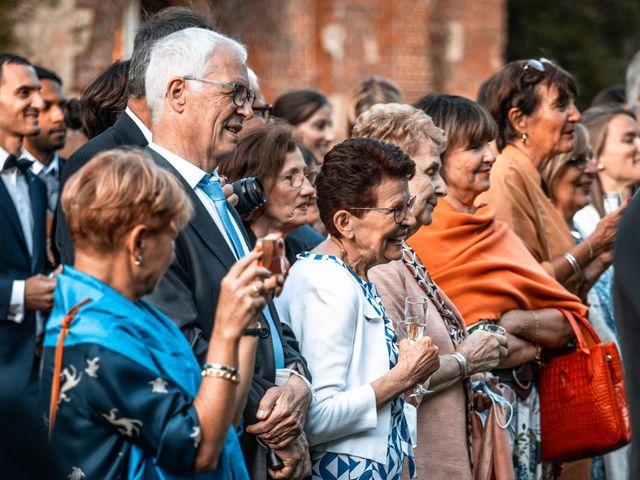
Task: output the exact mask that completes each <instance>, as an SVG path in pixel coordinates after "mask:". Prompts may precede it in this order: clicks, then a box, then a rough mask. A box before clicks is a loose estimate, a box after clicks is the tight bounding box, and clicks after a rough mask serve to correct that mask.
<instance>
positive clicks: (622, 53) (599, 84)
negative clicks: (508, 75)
mask: <svg viewBox="0 0 640 480" xmlns="http://www.w3.org/2000/svg"><path fill="white" fill-rule="evenodd" d="M508 5H509V26H508V29H509V36H508V46H507V54H506V56H507V58H506V59H507V61H511V60H517V59H520V58H537V57H547V58H549V59H551V60H554V61H556V62H557V63H559V64H560V65H562V66H563V67H564V68H565V69H567V70H568V71H570V72H571V73H573V74H574V75H575V76H576V78H577V80H578V83H579V85H580V95H579V97H578V105H579V107H580V108H581V109H583V108H586V107H588V105H589V103H590V101H591V99H592V98H593V97H594V95H595V94H596V93H598V92H599V91H600V90H602V89H603V88H606V87H609V86H611V85H615V84H624V76H625V70H626V68H627V65H628V63H629V61H630V60H631V57H632V56H633V54H634V53H635V52H636V51H638V50H640V1H638V0H535V1H533V0H509V1H508Z"/></svg>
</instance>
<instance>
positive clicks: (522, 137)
mask: <svg viewBox="0 0 640 480" xmlns="http://www.w3.org/2000/svg"><path fill="white" fill-rule="evenodd" d="M527 138H529V135H527V134H526V133H523V134H522V135H520V141H521V142H522V144H523V145H526V144H527Z"/></svg>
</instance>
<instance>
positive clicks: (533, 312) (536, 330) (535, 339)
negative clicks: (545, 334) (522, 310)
mask: <svg viewBox="0 0 640 480" xmlns="http://www.w3.org/2000/svg"><path fill="white" fill-rule="evenodd" d="M531 315H532V316H533V320H534V321H535V322H536V329H535V331H534V333H533V338H532V339H531V341H532V342H534V343H535V342H537V341H538V329H539V327H540V319H539V318H538V316H537V315H536V312H535V311H533V310H531Z"/></svg>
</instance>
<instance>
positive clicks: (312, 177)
mask: <svg viewBox="0 0 640 480" xmlns="http://www.w3.org/2000/svg"><path fill="white" fill-rule="evenodd" d="M317 177H318V172H316V171H315V170H309V171H307V172H296V173H292V174H291V175H287V176H286V177H284V179H285V180H287V181H288V182H289V185H290V186H291V188H300V187H302V184H303V183H304V179H305V178H306V179H307V180H309V183H310V184H311V186H312V187H315V185H316V178H317Z"/></svg>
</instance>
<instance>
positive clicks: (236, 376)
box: [202, 366, 240, 385]
mask: <svg viewBox="0 0 640 480" xmlns="http://www.w3.org/2000/svg"><path fill="white" fill-rule="evenodd" d="M202 376H203V377H214V378H222V379H223V380H229V381H230V382H231V383H233V384H234V385H238V384H239V383H240V373H239V372H235V373H234V372H230V371H228V370H224V369H222V368H217V367H213V366H205V368H203V369H202Z"/></svg>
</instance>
